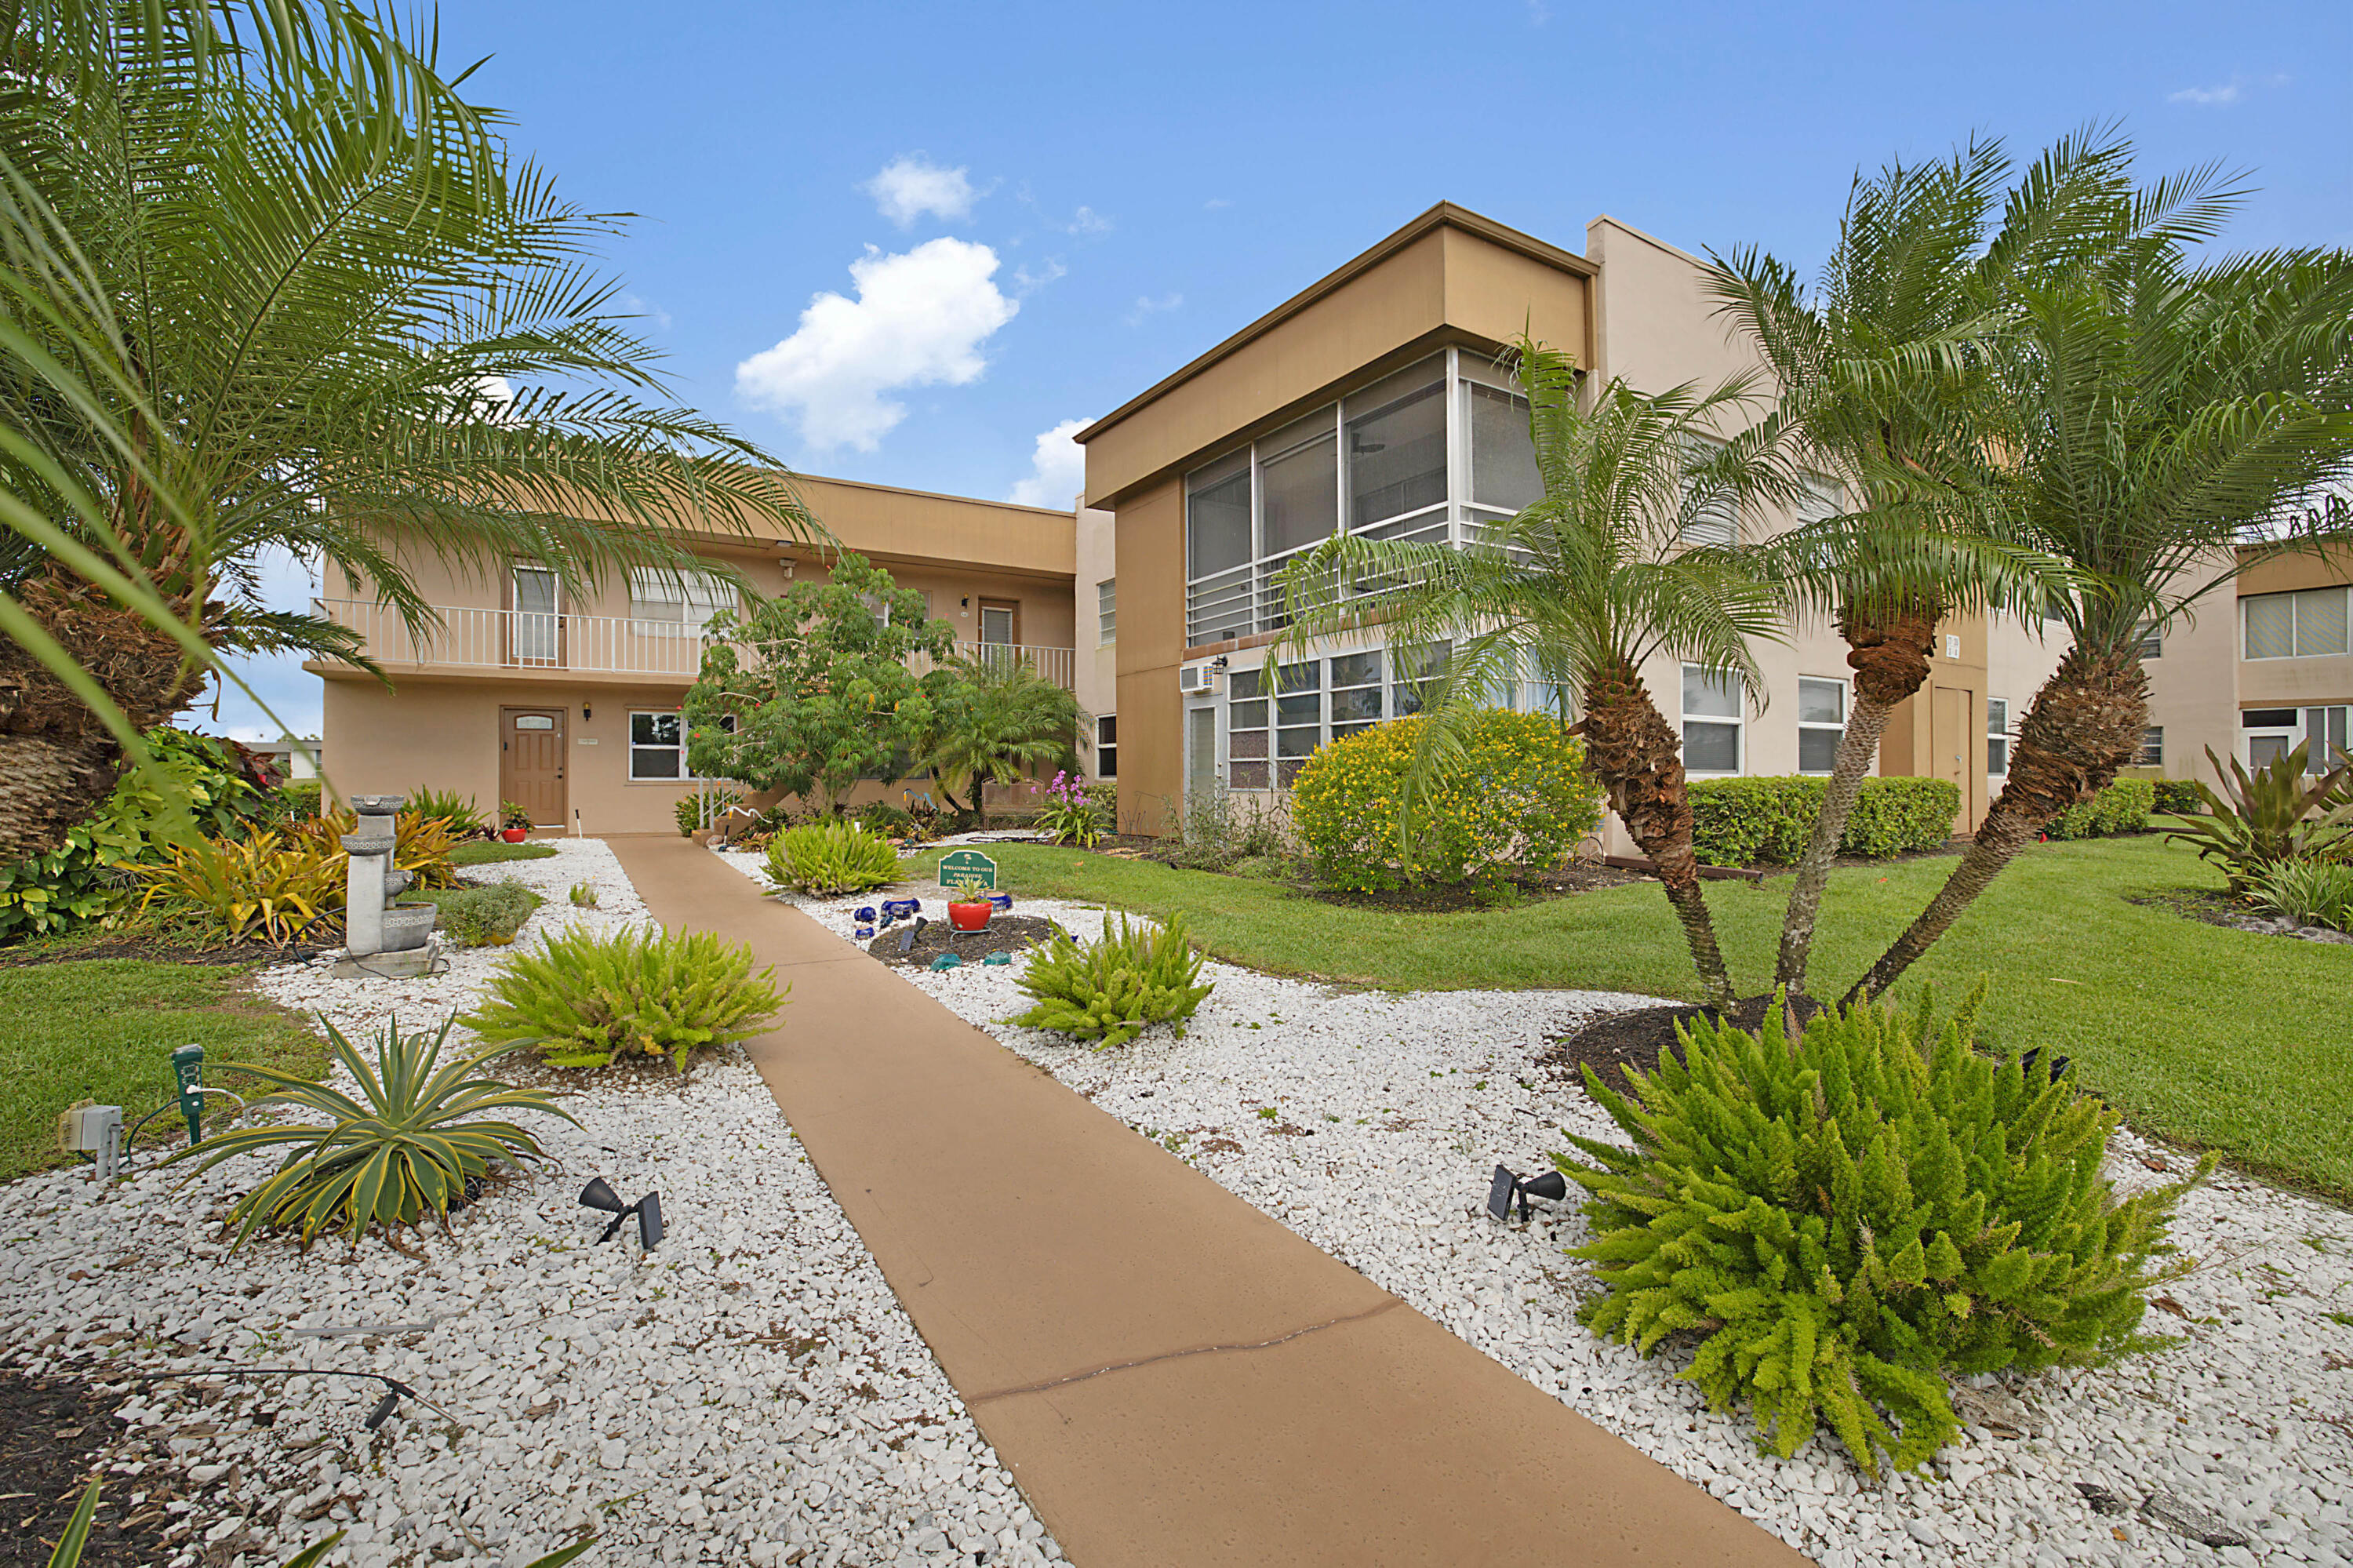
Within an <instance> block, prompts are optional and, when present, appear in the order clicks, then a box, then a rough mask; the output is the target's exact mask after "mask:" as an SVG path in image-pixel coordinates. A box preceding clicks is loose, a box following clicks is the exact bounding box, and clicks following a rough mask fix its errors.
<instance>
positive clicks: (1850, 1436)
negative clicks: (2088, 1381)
mask: <svg viewBox="0 0 2353 1568" xmlns="http://www.w3.org/2000/svg"><path fill="white" fill-rule="evenodd" d="M1981 1000H1982V993H1980V995H1979V996H1978V997H1977V998H1972V999H1971V1001H1970V1002H1969V1003H1968V1005H1967V1006H1965V1007H1964V1008H1963V1009H1962V1010H1961V1012H1960V1013H1959V1015H1958V1016H1957V1017H1956V1018H1955V1019H1953V1020H1952V1021H1951V1022H1948V1023H1947V1025H1946V1026H1945V1027H1944V1029H1943V1031H1942V1032H1941V1033H1939V1034H1937V1035H1936V1040H1935V1044H1933V1045H1929V1044H1924V1042H1926V1040H1927V1038H1928V1033H1929V1015H1928V1010H1927V1004H1926V1002H1925V1001H1924V1003H1923V1005H1922V1007H1921V1009H1920V1011H1919V1012H1918V1013H1917V1014H1916V1015H1915V1016H1914V1017H1911V1018H1908V1019H1907V1018H1904V1017H1900V1016H1898V1015H1897V1014H1895V1013H1894V1012H1889V1011H1883V1010H1881V1009H1879V1008H1877V1007H1875V1006H1869V1005H1866V1006H1861V1007H1854V1008H1851V1009H1849V1010H1848V1011H1847V1012H1844V1013H1843V1014H1837V1013H1830V1012H1825V1013H1822V1014H1820V1015H1818V1016H1817V1017H1816V1018H1815V1019H1814V1020H1813V1022H1811V1023H1810V1025H1809V1026H1808V1028H1807V1029H1806V1032H1805V1033H1804V1036H1803V1037H1802V1038H1801V1039H1790V1038H1788V1037H1787V1036H1785V1034H1784V1033H1783V1026H1782V1019H1781V1016H1780V1014H1781V1009H1780V1007H1779V1006H1778V1004H1777V1005H1776V1006H1775V1007H1774V1008H1773V1009H1772V1011H1771V1012H1769V1013H1768V1014H1767V1018H1766V1020H1765V1022H1764V1025H1763V1027H1762V1028H1761V1029H1760V1030H1759V1031H1758V1032H1757V1033H1755V1034H1749V1033H1745V1032H1744V1031H1741V1030H1739V1029H1736V1028H1732V1027H1729V1026H1721V1025H1713V1024H1709V1023H1707V1022H1704V1021H1703V1022H1700V1023H1698V1024H1697V1025H1696V1026H1694V1027H1693V1028H1692V1029H1691V1030H1689V1031H1688V1032H1687V1033H1684V1034H1683V1037H1682V1038H1683V1060H1682V1061H1680V1062H1678V1061H1677V1060H1676V1059H1675V1054H1674V1053H1672V1052H1668V1053H1666V1054H1662V1056H1661V1058H1660V1061H1659V1067H1658V1070H1657V1071H1656V1072H1655V1073H1652V1074H1650V1075H1642V1074H1640V1073H1634V1074H1631V1075H1630V1078H1631V1081H1632V1083H1633V1086H1634V1093H1633V1094H1632V1096H1631V1097H1627V1096H1621V1095H1619V1094H1616V1093H1614V1092H1612V1091H1611V1090H1610V1089H1609V1087H1608V1086H1606V1085H1604V1084H1603V1083H1602V1082H1601V1080H1600V1079H1599V1077H1598V1076H1596V1075H1595V1074H1594V1072H1593V1070H1592V1069H1591V1068H1590V1067H1588V1068H1587V1069H1586V1073H1585V1081H1586V1087H1587V1090H1588V1093H1590V1094H1591V1095H1592V1096H1593V1097H1594V1098H1595V1099H1596V1100H1597V1101H1599V1103H1600V1105H1601V1106H1602V1107H1604V1108H1605V1109H1607V1110H1608V1111H1609V1115H1610V1117H1611V1118H1612V1119H1614V1120H1615V1121H1616V1122H1617V1123H1618V1125H1619V1127H1620V1128H1621V1129H1622V1130H1623V1131H1624V1132H1625V1134H1626V1135H1627V1137H1628V1138H1630V1139H1632V1141H1633V1145H1634V1147H1633V1148H1632V1149H1631V1150H1627V1149H1623V1148H1620V1147H1619V1146H1617V1145H1614V1144H1609V1143H1603V1142H1599V1141H1596V1140H1594V1139H1586V1138H1578V1137H1577V1136H1576V1135H1574V1134H1571V1135H1569V1141H1570V1142H1572V1143H1574V1144H1575V1145H1576V1146H1577V1150H1578V1151H1579V1152H1581V1153H1582V1154H1584V1155H1585V1156H1586V1158H1587V1160H1590V1161H1592V1163H1590V1164H1588V1163H1585V1162H1584V1161H1582V1160H1577V1159H1574V1158H1571V1157H1567V1156H1562V1155H1556V1156H1554V1160H1555V1162H1556V1164H1557V1165H1558V1166H1559V1167H1560V1169H1561V1171H1562V1172H1563V1173H1564V1174H1566V1175H1567V1177H1568V1178H1569V1179H1570V1180H1571V1181H1576V1182H1577V1183H1578V1184H1579V1185H1581V1186H1583V1187H1584V1188H1585V1189H1586V1191H1587V1192H1588V1193H1589V1194H1590V1196H1589V1197H1588V1199H1587V1201H1586V1203H1585V1213H1586V1218H1587V1220H1588V1223H1589V1224H1591V1226H1592V1232H1593V1235H1594V1238H1595V1239H1594V1240H1593V1241H1592V1242H1591V1243H1590V1244H1589V1245H1585V1246H1581V1247H1577V1248H1573V1249H1571V1255H1572V1256H1577V1257H1582V1258H1586V1259H1588V1260H1589V1261H1591V1262H1592V1263H1593V1264H1595V1265H1596V1268H1595V1274H1596V1276H1597V1277H1598V1278H1599V1281H1600V1283H1601V1285H1602V1286H1603V1287H1604V1291H1603V1294H1601V1295H1599V1296H1598V1297H1596V1298H1593V1299H1592V1300H1589V1301H1588V1302H1587V1303H1586V1304H1585V1306H1584V1307H1583V1308H1581V1309H1580V1311H1579V1314H1578V1315H1579V1317H1580V1318H1582V1319H1583V1320H1584V1321H1585V1322H1586V1323H1587V1324H1588V1326H1590V1327H1591V1328H1592V1329H1593V1330H1594V1331H1595V1332H1596V1333H1599V1334H1601V1335H1603V1336H1605V1337H1607V1338H1609V1339H1613V1340H1619V1341H1620V1342H1622V1343H1626V1344H1630V1345H1632V1346H1634V1347H1635V1348H1636V1349H1637V1350H1638V1351H1640V1352H1641V1354H1643V1355H1645V1356H1648V1355H1651V1354H1652V1353H1653V1352H1654V1351H1657V1350H1658V1348H1659V1346H1660V1345H1661V1344H1662V1342H1663V1341H1665V1340H1667V1339H1668V1337H1669V1336H1671V1335H1676V1334H1690V1335H1696V1336H1698V1339H1699V1344H1698V1349H1697V1351H1696V1353H1695V1354H1694V1357H1693V1360H1692V1364H1691V1366H1690V1368H1689V1369H1688V1370H1686V1371H1685V1372H1683V1373H1682V1374H1681V1375H1682V1376H1683V1377H1685V1378H1687V1379H1689V1380H1691V1381H1693V1382H1694V1383H1698V1384H1699V1385H1700V1387H1701V1388H1702V1389H1703V1390H1704V1391H1705V1392H1706V1394H1707V1397H1708V1401H1709V1403H1710V1404H1712V1405H1714V1406H1715V1408H1716V1409H1717V1410H1720V1411H1721V1410H1728V1409H1730V1408H1731V1406H1732V1405H1733V1404H1736V1402H1740V1401H1743V1400H1745V1401H1746V1402H1747V1404H1748V1406H1749V1409H1750V1412H1751V1414H1752V1416H1753V1418H1754V1419H1755V1421H1756V1423H1757V1429H1758V1447H1759V1449H1760V1450H1769V1451H1771V1452H1773V1453H1777V1454H1779V1455H1780V1456H1781V1457H1784V1458H1786V1457H1788V1456H1789V1455H1791V1454H1793V1453H1795V1452H1797V1450H1798V1448H1799V1446H1800V1445H1801V1444H1803V1443H1804V1442H1805V1441H1806V1439H1807V1438H1809V1437H1810V1436H1812V1435H1813V1432H1814V1429H1815V1426H1816V1425H1817V1423H1818V1422H1820V1421H1827V1422H1828V1423H1829V1424H1830V1426H1831V1430H1832V1431H1833V1432H1835V1433H1836V1434H1837V1435H1838V1437H1839V1439H1840V1440H1841V1442H1842V1443H1844V1444H1845V1445H1846V1448H1847V1451H1848V1452H1849V1453H1850V1454H1851V1455H1852V1457H1854V1460H1855V1462H1856V1463H1857V1464H1859V1465H1861V1466H1862V1467H1863V1468H1864V1469H1866V1470H1869V1471H1871V1472H1873V1474H1876V1473H1877V1472H1878V1470H1879V1467H1880V1463H1881V1456H1882V1455H1883V1454H1884V1455H1885V1456H1886V1458H1887V1461H1888V1462H1889V1463H1892V1464H1893V1465H1894V1467H1896V1468H1898V1469H1915V1468H1917V1467H1921V1466H1922V1465H1924V1464H1926V1461H1927V1459H1928V1458H1929V1457H1930V1456H1931V1455H1933V1454H1935V1453H1936V1450H1937V1449H1938V1448H1940V1447H1942V1446H1944V1445H1945V1444H1946V1443H1947V1442H1948V1441H1949V1440H1950V1439H1951V1438H1952V1437H1953V1436H1955V1434H1956V1433H1957V1431H1958V1430H1959V1428H1958V1425H1957V1422H1956V1421H1955V1419H1954V1415H1953V1406H1952V1399H1951V1393H1950V1390H1949V1388H1948V1386H1947V1382H1946V1380H1947V1377H1950V1376H1954V1375H1961V1374H1968V1373H1976V1372H2001V1371H2005V1370H2018V1371H2034V1370H2037V1369H2040V1368H2042V1367H2049V1366H2054V1365H2071V1366H2088V1365H2096V1364H2098V1363H2100V1362H2103V1361H2108V1360H2110V1359H2112V1358H2114V1357H2116V1356H2118V1355H2122V1354H2125V1353H2126V1352H2129V1351H2139V1350H2144V1349H2147V1348H2150V1347H2152V1346H2153V1345H2155V1344H2158V1343H2161V1342H2163V1341H2161V1340H2154V1339H2151V1338H2149V1337H2147V1336H2143V1335H2141V1334H2139V1333H2137V1331H2136V1330H2137V1328H2138V1326H2139V1323H2140V1319H2141V1314H2142V1312H2143V1310H2144V1303H2143V1301H2142V1299H2141V1292H2142V1290H2143V1289H2145V1288H2146V1287H2149V1286H2151V1285H2154V1284H2157V1283H2158V1282H2160V1281H2163V1280H2167V1279H2170V1278H2174V1277H2178V1276H2179V1274H2180V1273H2182V1272H2183V1271H2184V1270H2185V1269H2186V1268H2187V1266H2188V1265H2187V1264H2186V1263H2184V1262H2179V1261H2173V1262H2167V1261H2164V1260H2166V1259H2167V1258H2168V1255H2170V1254H2171V1253H2172V1250H2173V1249H2172V1247H2171V1246H2170V1245H2168V1242H2167V1239H2166V1232H2167V1226H2168V1223H2169V1221H2170V1218H2171V1214H2172V1210H2173V1206H2174V1203H2175V1202H2176V1201H2177V1200H2178V1199H2179V1197H2180V1195H2181V1194H2182V1192H2185V1191H2187V1190H2188V1189H2189V1187H2190V1186H2191V1185H2192V1184H2194V1183H2195V1182H2197V1181H2200V1180H2201V1179H2203V1177H2204V1176H2205V1174H2206V1173H2207V1171H2210V1170H2211V1169H2212V1163H2213V1162H2212V1160H2211V1157H2210V1158H2209V1159H2208V1160H2205V1161H2203V1162H2201V1163H2200V1166H2199V1167H2198V1170H2197V1172H2196V1173H2195V1174H2194V1175H2192V1176H2190V1177H2189V1179H2187V1180H2185V1181H2179V1182H2177V1183H2174V1184H2172V1185H2170V1186H2167V1187H2162V1188H2158V1189H2155V1190H2152V1191H2147V1192H2137V1193H2135V1194H2134V1195H2132V1196H2131V1197H2128V1198H2125V1199H2122V1200H2119V1199H2118V1198H2117V1197H2116V1193H2115V1192H2113V1191H2112V1190H2111V1189H2110V1187H2109V1185H2108V1183H2107V1181H2106V1180H2105V1178H2103V1177H2102V1176H2101V1174H2100V1162H2101V1155H2102V1152H2103V1150H2105V1146H2106V1143H2107V1139H2108V1135H2109V1134H2110V1133H2111V1132H2112V1131H2114V1130H2115V1128H2116V1122H2117V1118H2116V1113H2115V1112H2113V1111H2110V1110H2107V1109H2106V1108H2105V1107H2103V1106H2102V1105H2101V1104H2100V1103H2099V1102H2098V1101H2096V1100H2094V1099H2092V1098H2090V1097H2084V1096H2079V1095H2078V1094H2077V1093H2076V1092H2075V1088H2074V1085H2073V1081H2072V1080H2071V1079H2069V1078H2066V1077H2060V1078H2057V1079H2053V1078H2052V1076H2051V1075H2050V1074H2049V1073H2048V1072H2047V1071H2041V1072H2038V1071H2034V1070H2032V1069H2031V1067H2029V1066H2028V1065H2023V1064H2021V1062H2020V1061H2018V1060H2017V1059H2011V1060H2010V1061H2007V1062H1998V1061H1995V1060H1993V1059H1991V1058H1989V1057H1987V1056H1982V1055H1979V1054H1978V1053H1977V1052H1976V1051H1975V1050H1973V1049H1972V1048H1971V1030H1972V1027H1973V1023H1974V1020H1975V1015H1976V1012H1977V1008H1978V1003H1979V1001H1981Z"/></svg>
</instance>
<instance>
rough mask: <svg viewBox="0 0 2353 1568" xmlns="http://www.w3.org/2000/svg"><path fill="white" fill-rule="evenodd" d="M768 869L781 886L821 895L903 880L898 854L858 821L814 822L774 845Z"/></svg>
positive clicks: (866, 890)
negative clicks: (900, 874)
mask: <svg viewBox="0 0 2353 1568" xmlns="http://www.w3.org/2000/svg"><path fill="white" fill-rule="evenodd" d="M767 869H768V880H769V881H770V882H773V883H775V884H776V885H777V886H778V887H797V888H798V889H800V891H802V892H803V893H814V894H817V895H819V896H826V895H832V894H837V893H871V892H872V891H873V890H874V889H875V888H878V887H888V886H890V885H891V884H892V883H894V882H896V881H898V880H899V852H898V851H897V850H896V849H894V848H892V844H891V841H890V840H889V839H886V838H884V837H882V836H881V834H879V833H870V832H867V831H866V830H865V829H864V828H861V827H860V826H859V825H858V824H857V823H855V822H842V821H833V822H810V823H807V824H806V825H804V826H801V827H797V828H788V829H786V831H785V832H781V833H778V834H777V835H776V837H775V838H774V839H773V840H771V841H770V842H769V843H768V867H767Z"/></svg>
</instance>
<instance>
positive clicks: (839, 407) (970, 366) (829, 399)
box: [735, 238, 1021, 452]
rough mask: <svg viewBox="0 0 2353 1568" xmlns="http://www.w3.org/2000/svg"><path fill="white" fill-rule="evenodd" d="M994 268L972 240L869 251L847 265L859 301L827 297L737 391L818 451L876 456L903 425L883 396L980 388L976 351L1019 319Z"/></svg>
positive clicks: (741, 374) (743, 372) (898, 409)
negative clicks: (782, 418)
mask: <svg viewBox="0 0 2353 1568" xmlns="http://www.w3.org/2000/svg"><path fill="white" fill-rule="evenodd" d="M996 271H997V252H996V251H994V250H991V249H989V248H988V247H987V246H986V245H978V244H975V243H973V242H971V241H969V240H964V239H952V238H940V239H931V240H926V241H924V242H923V244H921V245H918V246H916V247H915V248H914V249H913V250H909V251H907V252H905V253H903V254H891V255H885V254H884V253H882V252H881V251H880V250H877V249H875V248H874V247H872V246H871V245H870V246H868V247H867V248H866V254H865V255H864V256H863V257H861V258H860V260H856V261H852V262H851V263H850V264H849V275H850V277H851V278H852V279H853V280H855V281H856V282H857V284H858V298H856V299H855V300H852V299H848V298H846V297H844V296H842V295H840V294H837V293H834V292H833V291H830V290H828V291H825V292H823V293H820V294H818V295H817V296H816V297H815V298H814V299H812V300H810V301H809V304H808V309H807V310H805V311H803V312H802V313H801V320H800V326H799V328H798V329H797V330H796V331H795V332H794V334H793V335H792V336H790V337H788V338H786V339H785V340H784V342H782V343H780V344H776V346H775V347H774V348H769V349H763V350H762V351H761V352H760V353H758V354H755V355H752V357H751V358H749V359H746V360H744V362H743V363H742V364H741V365H738V366H736V367H735V390H736V391H737V393H738V394H740V395H741V396H742V397H744V400H745V401H747V402H749V403H751V404H753V405H754V406H755V407H758V408H772V409H774V410H776V412H778V413H781V414H790V415H792V416H794V417H796V418H797V419H798V420H799V423H800V430H801V439H802V440H804V441H806V442H807V444H808V445H809V446H811V447H813V448H815V449H817V450H820V451H822V450H829V449H831V448H834V447H839V446H853V447H856V448H857V449H858V450H860V451H866V452H871V451H872V450H874V448H875V446H876V444H877V443H879V442H880V441H881V439H882V438H883V437H884V436H885V435H887V434H889V433H890V431H891V429H892V427H893V426H895V425H897V424H898V422H899V421H900V420H901V419H902V418H906V415H907V409H906V406H905V405H904V404H902V403H897V402H893V401H892V400H891V399H890V398H888V397H884V396H883V394H884V393H886V392H889V391H891V390H892V389H894V388H897V387H931V386H948V387H963V386H966V385H968V384H970V383H972V382H974V381H977V380H978V379H980V376H981V373H982V372H983V371H984V370H986V369H987V361H986V360H985V359H983V358H982V357H981V354H980V345H981V344H983V343H985V342H987V339H988V337H989V334H992V333H994V332H996V331H997V328H998V327H1001V326H1003V325H1004V324H1005V323H1007V322H1009V321H1011V320H1012V319H1013V317H1014V314H1015V313H1017V312H1018V311H1019V310H1020V308H1021V307H1020V306H1019V305H1018V303H1016V302H1014V301H1012V300H1008V299H1007V298H1006V297H1005V296H1004V294H1002V293H1000V292H999V291H997V285H996V284H995V283H994V282H992V281H990V278H991V276H992V275H993V274H994V273H995V272H996Z"/></svg>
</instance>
